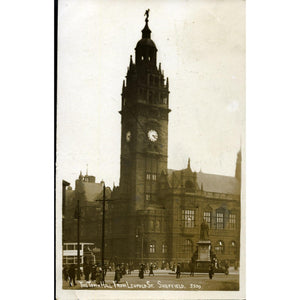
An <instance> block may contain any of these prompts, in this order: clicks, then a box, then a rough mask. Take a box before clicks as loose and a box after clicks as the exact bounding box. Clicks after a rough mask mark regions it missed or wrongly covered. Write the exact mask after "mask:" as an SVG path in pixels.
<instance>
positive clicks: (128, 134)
mask: <svg viewBox="0 0 300 300" xmlns="http://www.w3.org/2000/svg"><path fill="white" fill-rule="evenodd" d="M130 140H131V132H130V131H128V132H127V133H126V141H127V142H130Z"/></svg>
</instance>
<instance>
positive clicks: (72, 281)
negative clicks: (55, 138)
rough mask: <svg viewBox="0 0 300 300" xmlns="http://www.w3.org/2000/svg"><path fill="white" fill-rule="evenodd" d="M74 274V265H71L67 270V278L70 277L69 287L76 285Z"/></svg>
mask: <svg viewBox="0 0 300 300" xmlns="http://www.w3.org/2000/svg"><path fill="white" fill-rule="evenodd" d="M75 273H76V269H75V265H74V264H71V266H70V269H69V277H70V281H69V285H70V286H75V285H76V282H75Z"/></svg>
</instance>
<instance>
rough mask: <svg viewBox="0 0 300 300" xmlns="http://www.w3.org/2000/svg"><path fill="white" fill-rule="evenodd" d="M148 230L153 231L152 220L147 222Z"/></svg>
mask: <svg viewBox="0 0 300 300" xmlns="http://www.w3.org/2000/svg"><path fill="white" fill-rule="evenodd" d="M149 231H154V222H153V221H152V220H150V222H149Z"/></svg>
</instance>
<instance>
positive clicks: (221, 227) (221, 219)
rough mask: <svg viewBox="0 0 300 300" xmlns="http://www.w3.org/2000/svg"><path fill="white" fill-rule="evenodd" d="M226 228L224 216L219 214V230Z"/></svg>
mask: <svg viewBox="0 0 300 300" xmlns="http://www.w3.org/2000/svg"><path fill="white" fill-rule="evenodd" d="M223 228H224V214H223V213H222V212H218V213H217V229H223Z"/></svg>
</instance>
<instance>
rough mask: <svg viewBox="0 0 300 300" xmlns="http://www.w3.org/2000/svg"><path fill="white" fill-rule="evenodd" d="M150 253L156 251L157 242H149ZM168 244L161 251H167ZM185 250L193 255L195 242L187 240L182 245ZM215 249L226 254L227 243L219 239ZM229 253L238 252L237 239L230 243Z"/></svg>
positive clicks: (218, 252) (217, 252)
mask: <svg viewBox="0 0 300 300" xmlns="http://www.w3.org/2000/svg"><path fill="white" fill-rule="evenodd" d="M148 249H149V253H156V251H157V248H156V243H155V242H151V243H150V244H149V247H148ZM167 249H168V248H167V245H166V244H163V245H162V247H161V252H162V253H167ZM182 249H183V252H184V253H185V254H187V255H191V254H192V253H193V252H194V247H193V242H192V241H191V240H189V239H188V240H185V241H184V243H183V245H182ZM213 249H214V251H215V252H216V254H225V243H224V242H223V241H221V240H219V241H218V242H217V243H216V244H215V245H214V246H213ZM227 252H228V254H234V255H236V254H237V244H236V242H235V241H231V242H230V243H229V244H228V251H227Z"/></svg>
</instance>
